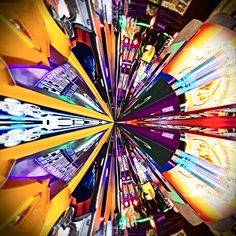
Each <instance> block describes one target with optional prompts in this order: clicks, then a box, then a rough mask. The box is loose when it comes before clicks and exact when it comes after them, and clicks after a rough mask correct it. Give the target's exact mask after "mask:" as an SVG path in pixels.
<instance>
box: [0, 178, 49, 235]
mask: <svg viewBox="0 0 236 236" xmlns="http://www.w3.org/2000/svg"><path fill="white" fill-rule="evenodd" d="M48 183H49V180H45V181H43V182H41V183H40V182H38V181H32V180H31V181H9V184H7V186H6V187H5V188H3V189H1V190H0V202H1V212H0V230H2V229H4V228H5V229H4V232H5V230H6V231H8V230H9V231H10V232H11V233H13V232H12V230H15V229H17V228H18V229H19V227H18V225H16V226H11V227H6V226H8V225H9V224H10V223H11V222H13V221H14V220H15V219H16V217H17V216H18V215H20V214H22V213H23V212H24V211H25V210H26V209H27V208H28V207H30V206H31V208H30V211H29V212H28V213H27V214H30V213H31V212H32V211H33V210H34V208H35V206H36V204H38V203H39V202H40V198H41V197H42V195H45V196H44V197H43V198H44V199H43V202H44V204H45V207H48V206H49V205H48V206H47V202H48V203H49V189H48ZM46 198H47V199H48V200H47V201H46ZM26 217H27V215H26ZM24 220H26V219H25V218H23V219H22V221H21V222H20V223H19V226H20V224H21V223H23V221H24ZM34 220H35V222H36V221H37V220H39V219H38V217H36V218H35V219H34ZM41 223H42V221H41ZM5 233H6V232H5ZM0 234H1V232H0ZM1 235H2V234H1ZM5 235H9V234H5Z"/></svg>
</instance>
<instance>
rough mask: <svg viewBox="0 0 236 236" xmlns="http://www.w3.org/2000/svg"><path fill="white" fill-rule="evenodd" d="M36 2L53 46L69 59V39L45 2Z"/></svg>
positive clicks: (41, 0) (40, 0)
mask: <svg viewBox="0 0 236 236" xmlns="http://www.w3.org/2000/svg"><path fill="white" fill-rule="evenodd" d="M34 2H35V3H36V4H37V7H38V10H39V12H40V14H41V16H42V18H43V20H44V24H45V27H46V30H47V32H48V35H49V38H50V42H51V45H52V46H53V47H54V48H55V49H56V50H57V51H58V52H60V53H61V54H62V55H63V56H64V57H66V58H68V57H69V55H70V54H71V50H70V48H71V43H70V40H69V37H68V36H67V35H66V34H65V33H63V32H62V30H61V29H60V28H59V26H58V25H57V24H56V22H55V21H54V19H53V18H52V17H51V15H50V13H49V12H48V10H47V8H46V6H45V4H44V2H43V0H35V1H34Z"/></svg>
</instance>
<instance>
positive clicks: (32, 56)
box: [0, 15, 49, 65]
mask: <svg viewBox="0 0 236 236" xmlns="http://www.w3.org/2000/svg"><path fill="white" fill-rule="evenodd" d="M0 29H1V37H0V55H1V56H3V57H4V58H5V60H7V62H8V63H17V62H19V61H23V62H25V63H30V64H37V63H40V62H42V63H44V64H45V65H49V62H48V58H47V55H44V54H43V53H41V52H39V51H38V50H37V49H36V48H35V45H34V43H33V42H32V41H31V40H30V39H29V38H27V36H25V35H24V34H23V33H22V32H20V31H19V30H17V29H16V28H15V27H14V26H13V24H11V23H10V22H9V21H8V20H7V19H6V18H5V17H3V16H2V15H0ZM3 35H4V36H3ZM22 52H24V56H22Z"/></svg>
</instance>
